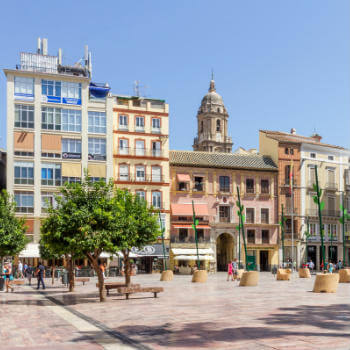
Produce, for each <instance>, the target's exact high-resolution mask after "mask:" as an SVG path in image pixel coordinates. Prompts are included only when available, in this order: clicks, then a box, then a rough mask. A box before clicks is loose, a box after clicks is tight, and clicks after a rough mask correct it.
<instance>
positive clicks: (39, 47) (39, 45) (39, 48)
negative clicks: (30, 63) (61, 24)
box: [37, 38, 41, 54]
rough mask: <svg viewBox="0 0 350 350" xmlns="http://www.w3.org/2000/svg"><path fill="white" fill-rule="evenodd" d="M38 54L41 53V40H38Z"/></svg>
mask: <svg viewBox="0 0 350 350" xmlns="http://www.w3.org/2000/svg"><path fill="white" fill-rule="evenodd" d="M37 53H39V54H40V53H41V38H38V48H37Z"/></svg>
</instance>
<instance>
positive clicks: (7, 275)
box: [4, 262, 14, 293]
mask: <svg viewBox="0 0 350 350" xmlns="http://www.w3.org/2000/svg"><path fill="white" fill-rule="evenodd" d="M4 279H5V286H6V293H8V291H9V288H11V292H13V290H14V288H13V286H12V281H13V274H12V267H11V264H10V263H9V262H7V263H5V266H4Z"/></svg>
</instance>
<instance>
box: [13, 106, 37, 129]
mask: <svg viewBox="0 0 350 350" xmlns="http://www.w3.org/2000/svg"><path fill="white" fill-rule="evenodd" d="M15 127H18V128H29V129H33V128H34V106H26V105H17V104H16V105H15Z"/></svg>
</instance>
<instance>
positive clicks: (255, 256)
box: [247, 245, 278, 271]
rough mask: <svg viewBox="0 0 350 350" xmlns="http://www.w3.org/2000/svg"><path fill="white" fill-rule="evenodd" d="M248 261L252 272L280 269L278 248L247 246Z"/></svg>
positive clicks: (272, 246) (271, 246) (273, 246)
mask: <svg viewBox="0 0 350 350" xmlns="http://www.w3.org/2000/svg"><path fill="white" fill-rule="evenodd" d="M247 261H248V264H249V265H250V269H251V270H258V271H271V268H273V267H278V246H275V245H261V246H253V245H247Z"/></svg>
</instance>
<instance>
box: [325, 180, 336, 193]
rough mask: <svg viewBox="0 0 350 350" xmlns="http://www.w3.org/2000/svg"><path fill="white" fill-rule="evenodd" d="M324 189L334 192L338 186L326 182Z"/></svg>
mask: <svg viewBox="0 0 350 350" xmlns="http://www.w3.org/2000/svg"><path fill="white" fill-rule="evenodd" d="M325 188H326V190H333V191H336V190H337V189H338V184H336V183H335V182H327V183H326V187H325Z"/></svg>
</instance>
